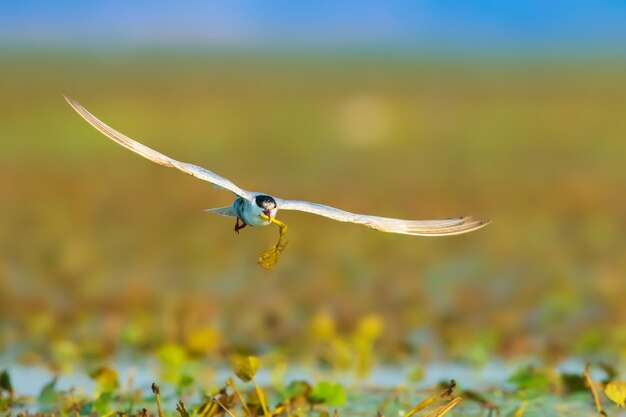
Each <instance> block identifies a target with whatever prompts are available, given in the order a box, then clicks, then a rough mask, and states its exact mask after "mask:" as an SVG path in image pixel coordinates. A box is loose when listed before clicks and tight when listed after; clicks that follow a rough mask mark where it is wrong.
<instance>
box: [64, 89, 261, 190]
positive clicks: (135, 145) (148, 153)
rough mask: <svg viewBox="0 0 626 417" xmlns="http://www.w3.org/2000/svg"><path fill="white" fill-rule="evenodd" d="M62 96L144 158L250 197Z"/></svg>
mask: <svg viewBox="0 0 626 417" xmlns="http://www.w3.org/2000/svg"><path fill="white" fill-rule="evenodd" d="M64 98H65V100H66V101H67V102H68V103H69V105H70V106H72V108H73V109H74V110H76V112H77V113H78V114H80V115H81V116H82V117H83V119H85V120H86V121H87V122H88V123H89V124H90V125H92V126H93V127H95V128H96V129H98V130H99V131H100V132H101V133H103V134H104V135H105V136H106V137H108V138H109V139H112V140H113V141H115V142H117V143H119V144H120V145H122V146H123V147H125V148H126V149H130V150H131V151H133V152H135V153H137V154H139V155H141V156H143V157H144V158H147V159H149V160H151V161H152V162H156V163H157V164H159V165H163V166H166V167H169V168H176V169H179V170H181V171H183V172H186V173H187V174H190V175H192V176H194V177H196V178H199V179H201V180H204V181H208V182H210V183H212V184H213V185H215V186H217V187H219V188H223V189H226V190H229V191H232V192H233V193H235V194H237V195H238V196H240V197H243V198H246V199H250V198H251V197H252V195H253V193H250V192H249V191H246V190H242V189H241V188H239V187H237V186H236V185H235V184H233V183H232V182H231V181H230V180H227V179H226V178H224V177H220V176H219V175H217V174H216V173H214V172H211V171H209V170H208V169H204V168H202V167H199V166H197V165H193V164H188V163H185V162H180V161H177V160H175V159H172V158H170V157H168V156H165V155H163V154H162V153H159V152H157V151H155V150H153V149H150V148H148V147H147V146H144V145H142V144H141V143H139V142H136V141H134V140H132V139H131V138H129V137H128V136H126V135H124V134H122V133H120V132H118V131H117V130H115V129H113V128H112V127H110V126H108V125H107V124H106V123H104V122H103V121H101V120H100V119H98V118H97V117H96V116H94V115H93V114H91V113H89V112H88V111H87V109H85V108H84V107H83V106H81V105H80V104H79V103H78V102H77V101H75V100H73V99H71V98H69V97H67V96H64Z"/></svg>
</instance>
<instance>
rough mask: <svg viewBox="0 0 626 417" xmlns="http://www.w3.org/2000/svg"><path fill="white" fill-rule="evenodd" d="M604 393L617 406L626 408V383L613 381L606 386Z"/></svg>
mask: <svg viewBox="0 0 626 417" xmlns="http://www.w3.org/2000/svg"><path fill="white" fill-rule="evenodd" d="M604 393H605V394H606V396H607V397H609V398H610V399H611V401H613V402H614V403H615V404H617V405H619V406H620V407H626V382H621V381H613V382H609V383H608V384H606V387H604Z"/></svg>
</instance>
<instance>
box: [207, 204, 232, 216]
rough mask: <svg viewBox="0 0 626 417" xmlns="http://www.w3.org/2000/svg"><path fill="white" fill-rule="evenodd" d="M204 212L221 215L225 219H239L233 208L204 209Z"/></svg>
mask: <svg viewBox="0 0 626 417" xmlns="http://www.w3.org/2000/svg"><path fill="white" fill-rule="evenodd" d="M204 211H208V212H209V213H215V214H219V215H220V216H224V217H237V215H236V214H235V212H234V211H233V208H232V206H226V207H218V208H210V209H204Z"/></svg>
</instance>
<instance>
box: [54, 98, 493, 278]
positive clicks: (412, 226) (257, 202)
mask: <svg viewBox="0 0 626 417" xmlns="http://www.w3.org/2000/svg"><path fill="white" fill-rule="evenodd" d="M64 97H65V100H66V101H67V102H68V103H69V105H70V106H72V108H73V109H74V110H76V112H77V113H78V114H79V115H80V116H82V117H83V119H85V120H86V121H87V122H88V123H89V124H90V125H92V126H93V127H95V128H96V129H97V130H98V131H100V132H101V133H102V134H104V135H105V136H106V137H108V138H109V139H111V140H113V141H114V142H117V143H118V144H120V145H122V146H123V147H125V148H127V149H129V150H131V151H133V152H135V153H137V154H139V155H141V156H143V157H144V158H147V159H149V160H151V161H152V162H156V163H157V164H159V165H163V166H165V167H169V168H176V169H178V170H180V171H183V172H186V173H187V174H190V175H192V176H194V177H196V178H199V179H201V180H204V181H208V182H210V183H211V184H213V185H214V186H215V187H217V188H222V189H225V190H228V191H230V192H232V193H234V194H235V196H236V198H235V200H234V201H233V204H232V205H230V206H226V207H219V208H212V209H206V211H208V212H210V213H215V214H219V215H221V216H227V217H234V218H235V219H236V220H235V228H234V230H235V232H237V233H239V231H240V230H241V229H243V228H244V227H246V226H252V227H260V226H269V225H270V224H272V223H275V224H277V225H279V227H280V232H281V235H280V236H281V239H280V240H279V244H277V245H276V247H275V248H274V249H275V251H276V252H278V253H277V254H276V259H277V256H278V255H279V254H280V252H282V249H284V243H282V242H281V240H282V237H283V235H284V232H285V231H286V225H285V224H284V223H282V222H280V221H278V220H277V219H276V214H277V213H278V211H279V210H297V211H304V212H307V213H312V214H317V215H319V216H323V217H327V218H330V219H333V220H337V221H340V222H348V223H356V224H362V225H364V226H367V227H370V228H372V229H376V230H380V231H382V232H389V233H400V234H405V235H413V236H450V235H458V234H462V233H467V232H471V231H474V230H477V229H480V228H482V227H484V226H485V225H487V224H488V223H489V222H485V221H482V220H479V219H476V218H474V217H471V216H464V217H454V218H449V219H444V220H401V219H393V218H388V217H378V216H370V215H365V214H355V213H351V212H348V211H344V210H340V209H337V208H334V207H330V206H326V205H323V204H318V203H311V202H308V201H301V200H286V199H282V198H278V197H274V196H270V195H268V194H265V193H259V192H253V191H247V190H244V189H242V188H240V187H238V186H237V185H235V184H234V183H233V182H232V181H230V180H228V179H226V178H224V177H221V176H219V175H217V174H216V173H214V172H212V171H209V170H208V169H205V168H202V167H199V166H197V165H193V164H189V163H185V162H180V161H177V160H175V159H172V158H170V157H168V156H165V155H163V154H162V153H159V152H157V151H155V150H153V149H150V148H148V147H147V146H145V145H142V144H141V143H139V142H136V141H134V140H133V139H131V138H129V137H128V136H126V135H124V134H122V133H120V132H118V131H117V130H115V129H113V128H112V127H110V126H108V125H107V124H106V123H104V122H103V121H101V120H100V119H98V118H97V117H96V116H94V115H93V114H91V113H90V112H89V111H87V109H85V108H84V107H83V106H81V105H80V104H79V103H78V102H77V101H75V100H73V99H71V98H69V97H67V96H64ZM262 256H263V253H262V254H261V255H260V258H259V263H261V264H262V262H261V257H262ZM271 256H272V254H270V257H271ZM276 259H274V264H275V260H276ZM262 266H265V267H268V266H270V267H269V268H268V269H271V267H273V264H272V261H269V262H268V265H263V264H262Z"/></svg>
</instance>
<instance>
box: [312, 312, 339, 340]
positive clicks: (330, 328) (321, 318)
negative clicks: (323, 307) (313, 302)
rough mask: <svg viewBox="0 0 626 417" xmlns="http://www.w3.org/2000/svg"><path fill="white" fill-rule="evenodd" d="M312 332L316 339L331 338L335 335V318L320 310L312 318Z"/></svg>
mask: <svg viewBox="0 0 626 417" xmlns="http://www.w3.org/2000/svg"><path fill="white" fill-rule="evenodd" d="M311 334H312V335H313V337H314V338H315V339H316V340H330V339H331V338H332V337H333V336H334V335H335V320H334V319H333V317H332V316H331V315H330V314H328V313H325V312H319V313H317V314H316V315H315V316H314V317H313V320H311Z"/></svg>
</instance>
